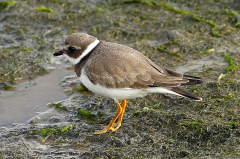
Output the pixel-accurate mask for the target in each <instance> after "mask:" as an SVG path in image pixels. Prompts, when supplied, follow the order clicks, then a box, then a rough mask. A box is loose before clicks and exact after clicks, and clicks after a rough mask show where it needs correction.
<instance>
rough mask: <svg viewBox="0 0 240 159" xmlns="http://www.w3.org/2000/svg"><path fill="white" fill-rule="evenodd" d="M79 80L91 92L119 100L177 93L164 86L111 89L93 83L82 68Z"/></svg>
mask: <svg viewBox="0 0 240 159" xmlns="http://www.w3.org/2000/svg"><path fill="white" fill-rule="evenodd" d="M80 80H81V82H82V83H83V84H84V85H85V86H86V87H87V88H88V89H89V90H91V91H92V92H94V93H96V94H98V95H101V96H105V97H109V98H113V99H119V100H122V99H133V98H136V97H144V96H146V95H148V94H149V93H170V94H175V95H179V94H177V93H175V92H173V91H171V90H169V89H167V88H164V87H149V88H147V89H132V88H121V89H112V88H106V87H103V86H101V85H99V84H97V85H94V84H92V82H91V81H90V80H89V78H88V77H87V76H86V74H85V71H84V69H83V70H82V73H81V76H80Z"/></svg>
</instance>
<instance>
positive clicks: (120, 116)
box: [114, 99, 127, 131]
mask: <svg viewBox="0 0 240 159" xmlns="http://www.w3.org/2000/svg"><path fill="white" fill-rule="evenodd" d="M126 105H127V100H126V99H124V100H122V103H121V107H122V112H121V114H119V117H118V122H117V125H116V127H115V129H114V131H116V130H117V129H118V128H119V127H120V126H121V123H122V118H123V114H124V111H125V108H126Z"/></svg>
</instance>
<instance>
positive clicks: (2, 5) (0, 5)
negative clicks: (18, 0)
mask: <svg viewBox="0 0 240 159" xmlns="http://www.w3.org/2000/svg"><path fill="white" fill-rule="evenodd" d="M14 4H15V1H3V2H0V9H6V8H7V7H9V6H11V5H14Z"/></svg>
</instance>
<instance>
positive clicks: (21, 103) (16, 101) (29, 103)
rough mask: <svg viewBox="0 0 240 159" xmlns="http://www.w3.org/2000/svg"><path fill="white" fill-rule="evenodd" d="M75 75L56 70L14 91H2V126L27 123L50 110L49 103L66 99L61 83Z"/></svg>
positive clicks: (0, 103)
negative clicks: (65, 78) (67, 77)
mask: <svg viewBox="0 0 240 159" xmlns="http://www.w3.org/2000/svg"><path fill="white" fill-rule="evenodd" d="M73 74H74V72H73V71H71V70H66V69H56V70H53V71H50V73H48V74H46V75H44V76H38V77H37V78H34V79H32V80H28V81H22V82H20V83H18V84H17V85H16V90H14V91H1V95H0V126H10V125H11V124H12V123H26V122H27V121H28V119H30V118H31V117H33V116H35V115H36V114H39V113H40V112H43V111H46V110H47V109H50V107H48V106H47V104H48V103H51V102H56V101H59V100H63V99H66V98H67V95H66V94H65V93H64V92H63V91H62V87H60V86H59V83H60V82H61V80H62V79H63V78H64V77H65V76H69V75H73Z"/></svg>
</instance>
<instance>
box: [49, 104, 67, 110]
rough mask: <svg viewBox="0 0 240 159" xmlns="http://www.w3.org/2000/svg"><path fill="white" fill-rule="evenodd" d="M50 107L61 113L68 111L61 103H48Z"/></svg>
mask: <svg viewBox="0 0 240 159" xmlns="http://www.w3.org/2000/svg"><path fill="white" fill-rule="evenodd" d="M48 106H50V107H54V108H56V109H61V110H63V111H69V110H68V108H67V107H65V106H63V105H62V104H61V103H50V104H48Z"/></svg>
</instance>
